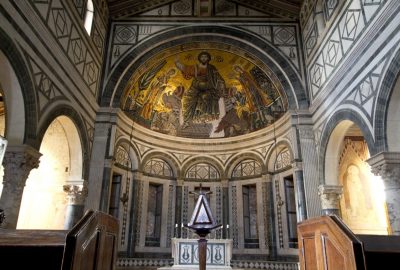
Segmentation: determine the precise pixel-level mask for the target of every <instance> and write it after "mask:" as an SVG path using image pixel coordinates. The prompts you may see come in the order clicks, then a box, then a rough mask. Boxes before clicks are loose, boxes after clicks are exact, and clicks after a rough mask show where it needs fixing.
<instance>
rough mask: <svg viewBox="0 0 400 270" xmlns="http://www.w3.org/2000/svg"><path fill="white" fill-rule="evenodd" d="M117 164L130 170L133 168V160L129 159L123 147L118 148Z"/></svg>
mask: <svg viewBox="0 0 400 270" xmlns="http://www.w3.org/2000/svg"><path fill="white" fill-rule="evenodd" d="M115 162H116V163H118V164H120V165H122V166H125V167H128V168H129V167H131V160H130V158H129V154H128V152H127V151H126V150H125V148H123V147H122V146H118V148H117V153H116V155H115Z"/></svg>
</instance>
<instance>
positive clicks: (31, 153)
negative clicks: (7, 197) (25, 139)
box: [3, 145, 42, 190]
mask: <svg viewBox="0 0 400 270" xmlns="http://www.w3.org/2000/svg"><path fill="white" fill-rule="evenodd" d="M41 155H42V154H40V153H39V152H38V151H37V150H36V149H34V148H32V147H31V146H28V145H19V146H9V147H8V148H7V151H6V153H5V155H4V159H3V166H4V178H3V184H4V186H5V188H7V187H8V186H10V187H12V188H13V189H20V190H22V189H23V188H24V186H25V182H26V179H27V178H28V176H29V173H30V172H31V170H32V169H35V168H38V167H39V158H40V156H41Z"/></svg>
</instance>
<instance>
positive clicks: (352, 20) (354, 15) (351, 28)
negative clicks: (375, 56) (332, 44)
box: [343, 11, 360, 40]
mask: <svg viewBox="0 0 400 270" xmlns="http://www.w3.org/2000/svg"><path fill="white" fill-rule="evenodd" d="M359 19H360V12H359V11H349V12H347V14H346V19H345V27H344V32H343V38H347V39H351V40H354V38H355V36H356V32H357V31H356V30H357V24H358V20H359Z"/></svg>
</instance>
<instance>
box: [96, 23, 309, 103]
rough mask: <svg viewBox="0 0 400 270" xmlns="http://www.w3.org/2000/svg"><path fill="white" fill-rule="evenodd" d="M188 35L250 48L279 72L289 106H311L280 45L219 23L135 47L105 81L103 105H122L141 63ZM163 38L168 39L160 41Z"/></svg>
mask: <svg viewBox="0 0 400 270" xmlns="http://www.w3.org/2000/svg"><path fill="white" fill-rule="evenodd" d="M188 37H190V41H191V42H202V41H208V42H210V41H211V42H220V43H223V44H232V45H234V46H238V47H240V48H242V49H243V50H245V51H248V52H249V53H251V54H253V55H254V56H255V57H257V58H258V59H260V60H261V61H262V62H264V63H265V64H266V65H268V67H270V68H271V70H272V71H273V72H274V73H275V74H276V75H277V77H278V79H279V80H280V82H281V83H282V86H283V88H284V90H285V92H286V95H287V98H288V103H289V109H298V108H307V107H308V99H307V94H306V91H305V89H304V86H303V84H302V81H301V78H300V76H299V74H298V73H297V72H296V70H295V69H294V68H293V67H292V64H291V63H290V62H289V61H288V60H287V59H286V57H285V56H284V55H283V54H282V53H281V52H280V51H279V50H278V49H277V48H276V47H274V46H273V45H271V44H270V43H268V42H267V41H265V40H263V39H261V38H259V37H257V36H256V35H254V34H252V33H250V32H247V31H245V30H243V29H238V28H234V27H228V26H216V25H212V26H211V25H204V26H185V27H179V29H172V30H168V31H164V32H163V33H161V34H158V35H155V36H154V37H151V38H149V39H148V40H146V41H145V42H143V43H141V44H139V45H138V46H136V47H134V48H133V49H132V50H131V51H130V52H129V53H127V55H126V56H125V58H123V59H122V60H120V61H119V63H118V64H117V66H116V67H115V68H114V70H113V71H112V73H111V74H110V76H109V80H108V81H107V82H105V91H104V94H103V96H102V97H101V102H100V104H101V105H102V106H113V107H118V106H119V105H120V99H121V97H122V95H123V91H124V88H125V85H126V84H127V83H128V81H129V79H130V76H131V74H132V73H133V72H134V71H135V70H136V69H137V68H138V67H139V66H140V64H141V63H144V62H146V61H147V60H149V59H150V58H151V57H153V56H154V55H156V54H157V53H160V52H161V51H162V50H164V49H166V48H169V47H172V46H177V45H183V44H185V43H187V41H188ZM160 40H161V41H163V40H164V41H165V42H160ZM157 43H159V45H158V46H156V47H153V44H157ZM149 48H152V49H151V51H148V50H149Z"/></svg>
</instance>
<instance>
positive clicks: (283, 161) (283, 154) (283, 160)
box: [274, 148, 291, 171]
mask: <svg viewBox="0 0 400 270" xmlns="http://www.w3.org/2000/svg"><path fill="white" fill-rule="evenodd" d="M290 165H291V156H290V152H289V149H287V148H284V149H283V150H282V151H280V152H279V154H278V155H277V157H276V160H275V167H274V169H275V170H276V171H279V170H282V169H284V168H286V167H288V166H290Z"/></svg>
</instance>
